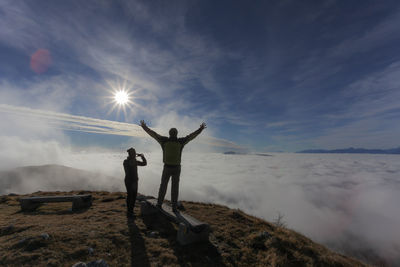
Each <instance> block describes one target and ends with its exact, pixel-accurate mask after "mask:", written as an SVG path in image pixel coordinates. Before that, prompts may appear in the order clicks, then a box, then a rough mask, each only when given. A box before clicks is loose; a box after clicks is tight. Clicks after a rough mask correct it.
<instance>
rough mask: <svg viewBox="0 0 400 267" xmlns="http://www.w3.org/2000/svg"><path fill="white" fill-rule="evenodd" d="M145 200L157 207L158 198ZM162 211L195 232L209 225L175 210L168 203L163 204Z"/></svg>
mask: <svg viewBox="0 0 400 267" xmlns="http://www.w3.org/2000/svg"><path fill="white" fill-rule="evenodd" d="M145 201H146V202H147V203H149V204H150V205H151V206H153V207H154V208H156V205H157V199H146V200H145ZM160 212H161V213H162V214H164V215H165V216H167V217H169V218H170V219H172V220H174V221H175V222H177V223H178V224H179V223H183V224H185V225H186V226H188V227H189V228H190V229H191V230H192V231H194V232H200V231H202V230H203V229H205V228H207V227H208V224H206V223H204V222H201V221H199V220H197V219H196V218H193V217H192V216H190V215H188V214H185V213H183V212H180V211H177V212H173V211H172V207H171V206H170V205H168V204H166V203H163V204H162V209H161V210H160Z"/></svg>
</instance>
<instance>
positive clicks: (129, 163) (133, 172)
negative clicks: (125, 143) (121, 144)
mask: <svg viewBox="0 0 400 267" xmlns="http://www.w3.org/2000/svg"><path fill="white" fill-rule="evenodd" d="M126 152H128V157H127V158H126V159H125V160H124V170H125V187H126V192H127V196H126V207H127V209H128V210H127V213H126V216H127V217H128V218H133V217H134V213H133V208H134V207H135V202H136V196H137V191H138V180H139V177H138V171H137V166H146V165H147V161H146V158H145V157H144V155H143V154H136V150H135V149H134V148H132V147H131V148H129V149H128V150H127V151H126ZM136 157H140V158H141V159H142V161H138V160H136Z"/></svg>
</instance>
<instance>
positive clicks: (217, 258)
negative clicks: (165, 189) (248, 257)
mask: <svg viewBox="0 0 400 267" xmlns="http://www.w3.org/2000/svg"><path fill="white" fill-rule="evenodd" d="M142 220H143V222H144V224H145V225H146V227H147V229H148V230H149V231H158V232H159V234H160V237H161V238H165V239H167V240H168V242H169V245H170V247H171V249H173V251H174V255H175V256H176V257H177V259H178V263H179V265H181V266H226V265H225V264H224V263H223V261H222V257H221V254H220V252H219V251H218V249H217V248H216V247H215V246H214V245H213V244H212V243H211V242H210V241H209V240H207V241H203V242H199V243H193V244H189V245H184V246H183V245H180V244H179V243H178V241H177V239H176V237H177V227H175V223H174V222H172V221H170V220H168V219H167V218H166V217H164V216H162V215H161V214H157V213H155V214H149V215H142Z"/></svg>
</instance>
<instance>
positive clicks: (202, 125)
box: [200, 122, 207, 130]
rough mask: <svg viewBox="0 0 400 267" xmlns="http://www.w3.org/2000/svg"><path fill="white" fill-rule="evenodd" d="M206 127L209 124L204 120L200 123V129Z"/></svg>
mask: <svg viewBox="0 0 400 267" xmlns="http://www.w3.org/2000/svg"><path fill="white" fill-rule="evenodd" d="M205 128H207V125H206V123H205V122H203V123H202V124H200V129H202V130H203V129H205Z"/></svg>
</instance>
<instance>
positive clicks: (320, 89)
mask: <svg viewBox="0 0 400 267" xmlns="http://www.w3.org/2000/svg"><path fill="white" fill-rule="evenodd" d="M399 31H400V3H399V2H398V1H389V0H385V1H367V0H366V1H362V2H360V1H333V0H326V1H323V0H321V1H294V0H293V1H290V0H287V1H251V2H248V1H222V0H221V1H94V0H92V1H90V0H88V1H57V0H56V1H39V0H38V1H17V2H16V1H11V0H3V1H1V2H0V116H1V125H0V134H1V136H7V137H10V138H11V137H19V138H21V139H23V140H27V139H35V140H36V139H38V140H47V141H48V140H56V141H57V142H61V143H63V144H70V145H71V146H76V147H85V146H98V147H106V148H122V147H125V146H126V145H127V144H128V143H129V142H131V140H132V139H131V137H130V134H132V136H135V137H137V138H139V139H143V135H142V133H140V128H138V127H137V124H138V122H139V121H140V120H141V119H144V120H146V122H147V123H148V125H149V126H150V127H155V128H156V129H157V130H159V131H160V133H161V134H167V132H168V130H169V128H170V127H177V128H178V130H180V134H182V135H184V134H188V133H190V132H191V131H193V130H196V129H197V127H198V126H199V125H200V124H201V123H202V122H203V121H205V122H206V123H207V125H208V128H207V129H206V131H205V134H204V138H203V139H201V140H200V142H203V143H204V144H208V145H210V146H217V147H220V148H221V147H222V148H221V149H222V150H231V149H238V148H240V149H244V150H251V151H258V152H264V151H265V152H266V151H289V152H290V151H298V150H303V149H312V148H325V149H335V148H345V147H364V148H393V147H398V146H400V144H399V142H398V136H400V123H399V118H400V101H399V100H400V89H399V84H400V52H399V51H400V50H399V49H398V47H400V34H399ZM121 89H124V90H126V91H128V92H129V93H130V97H131V102H132V103H131V104H130V106H129V107H126V108H125V112H124V111H123V110H119V109H118V107H117V108H113V105H114V103H112V97H113V93H114V92H115V91H117V90H121ZM38 114H39V115H38ZM71 121H72V124H73V126H71ZM134 132H136V134H134Z"/></svg>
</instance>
